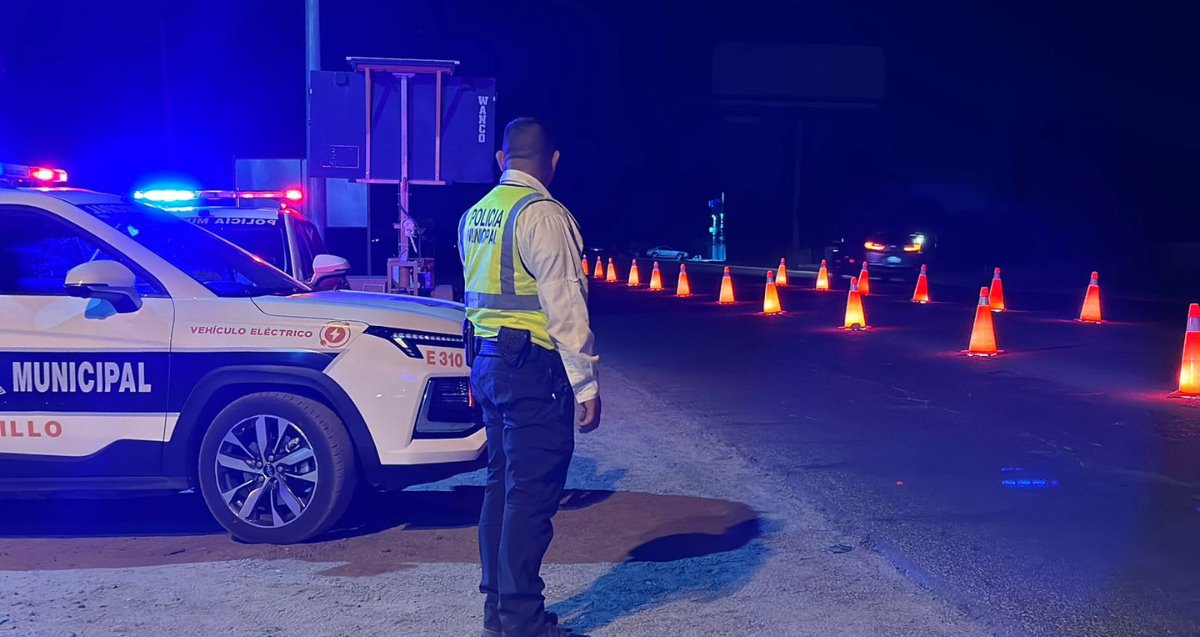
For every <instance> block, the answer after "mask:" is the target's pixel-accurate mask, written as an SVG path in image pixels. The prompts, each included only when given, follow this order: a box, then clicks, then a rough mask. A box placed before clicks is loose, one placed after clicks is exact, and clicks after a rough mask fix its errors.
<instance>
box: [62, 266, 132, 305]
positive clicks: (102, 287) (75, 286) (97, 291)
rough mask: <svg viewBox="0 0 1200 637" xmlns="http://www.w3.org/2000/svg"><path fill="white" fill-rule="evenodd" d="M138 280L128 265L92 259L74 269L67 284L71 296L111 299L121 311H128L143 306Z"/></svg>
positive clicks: (68, 277)
mask: <svg viewBox="0 0 1200 637" xmlns="http://www.w3.org/2000/svg"><path fill="white" fill-rule="evenodd" d="M135 281H136V277H135V276H134V274H133V271H131V270H130V269H129V268H127V267H125V265H124V264H121V263H118V262H116V261H88V262H87V263H81V264H79V265H77V266H75V267H73V268H71V271H70V272H67V280H66V281H65V282H64V283H63V286H64V287H65V288H66V290H67V294H68V295H69V296H74V297H77V298H81V299H100V300H102V301H108V302H109V303H111V304H112V306H113V309H115V310H116V311H117V312H119V313H121V314H128V313H130V312H136V311H138V310H140V309H141V308H142V297H140V296H138V293H137V289H136V288H135Z"/></svg>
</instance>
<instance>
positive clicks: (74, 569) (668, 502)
mask: <svg viewBox="0 0 1200 637" xmlns="http://www.w3.org/2000/svg"><path fill="white" fill-rule="evenodd" d="M635 380H636V379H631V378H627V377H625V376H622V375H621V374H619V373H618V372H616V371H609V370H606V374H605V377H604V391H605V422H604V424H603V426H602V427H601V429H600V430H599V431H598V432H596V433H594V434H591V435H589V436H581V437H580V438H579V441H578V448H577V452H576V458H575V461H574V462H573V464H572V467H571V475H570V478H569V480H568V489H569V491H568V493H567V494H566V496H565V497H564V502H563V509H562V510H561V512H560V513H559V515H558V516H557V517H556V518H555V527H556V538H555V541H554V544H553V545H552V546H551V548H550V552H549V555H548V556H547V563H546V566H545V567H544V569H543V574H544V577H545V578H546V582H547V598H548V605H549V607H550V610H552V611H554V612H557V613H558V614H559V615H560V616H561V617H562V619H563V622H564V623H565V624H568V625H570V626H572V627H574V628H576V629H578V630H582V631H586V632H587V633H589V634H594V635H630V636H641V635H646V636H654V635H664V636H665V635H680V634H683V635H872V636H876V637H878V636H886V635H921V636H928V635H955V636H959V635H974V634H984V631H983V630H982V629H981V627H979V626H976V625H974V624H973V623H972V622H971V621H970V620H969V619H968V618H966V617H964V616H963V615H962V614H961V613H959V612H958V611H957V610H956V609H954V608H952V607H950V606H949V605H947V604H946V603H944V602H942V601H941V600H939V599H937V598H935V597H934V596H933V595H931V594H930V593H928V592H927V591H924V590H923V589H921V588H919V587H918V586H917V585H916V584H914V583H912V582H911V581H909V580H907V579H905V577H904V576H903V575H902V574H901V573H900V572H899V571H897V570H896V569H895V567H893V566H892V565H891V563H889V562H888V561H887V560H886V559H884V557H883V556H881V555H879V554H878V553H876V552H873V551H872V550H870V549H869V548H868V545H869V542H868V540H867V539H866V538H862V537H852V536H848V535H846V534H843V533H842V532H840V531H838V530H837V529H836V528H834V526H833V525H832V524H830V523H829V522H828V521H827V520H826V519H825V518H824V517H823V516H822V515H821V514H820V512H819V511H817V510H816V509H815V508H814V507H813V506H811V505H810V504H809V503H807V502H805V501H804V500H803V499H802V498H801V497H799V496H798V494H796V493H793V492H791V491H789V490H788V489H787V488H785V487H784V486H783V483H782V482H781V481H779V480H776V479H774V478H773V477H772V476H771V475H769V474H766V473H765V472H763V471H761V470H759V469H757V468H756V467H755V466H754V464H753V463H751V462H748V461H747V460H746V459H744V458H742V457H740V456H738V455H737V454H735V453H734V452H732V451H731V450H730V449H729V448H728V447H725V446H723V445H720V444H717V443H715V442H714V440H713V439H712V438H711V437H710V436H708V435H707V434H706V432H705V431H704V430H703V428H702V427H701V425H700V424H699V423H698V422H697V421H696V420H695V419H694V418H693V417H692V415H691V414H687V413H679V412H677V411H673V410H668V409H667V408H666V407H665V406H664V405H662V404H661V403H659V402H658V401H656V400H655V398H654V397H653V395H652V393H651V392H648V391H646V390H644V389H643V388H641V387H639V386H638V384H637V383H636V382H635ZM481 484H482V474H481V473H480V472H475V473H471V474H465V475H462V476H456V477H455V478H452V479H450V480H446V481H443V482H440V483H436V484H433V485H426V486H423V487H421V488H419V489H418V490H410V491H407V492H404V493H399V494H389V495H386V496H380V497H378V498H373V499H370V500H369V501H366V502H364V503H361V504H360V505H359V506H358V507H357V509H356V510H355V511H353V512H352V513H351V514H350V515H349V516H348V519H347V520H346V521H345V523H344V524H342V525H341V528H339V529H337V530H335V531H334V532H333V533H332V534H330V535H329V536H327V537H324V538H321V539H320V540H319V541H316V542H312V543H309V544H303V545H298V546H287V547H276V546H256V545H245V544H240V543H237V542H234V541H232V540H231V539H230V538H229V537H228V536H226V535H225V534H223V533H221V532H220V530H219V529H218V528H217V527H216V525H215V524H214V523H213V522H212V520H211V519H210V518H209V517H208V516H207V514H206V512H205V511H204V508H203V504H202V502H201V501H200V499H199V497H198V496H195V495H178V496H170V497H156V498H138V499H127V500H95V501H51V502H47V501H18V500H7V501H0V637H2V636H3V635H5V634H11V635H22V636H24V635H64V636H65V635H78V636H91V635H97V636H117V635H139V636H140V635H147V636H161V635H189V636H191V635H197V636H201V635H229V634H237V635H273V636H284V635H316V636H326V635H328V636H341V635H347V636H349V635H356V636H357V635H381V636H382V635H421V636H425V635H430V636H441V635H446V636H453V635H475V634H478V630H479V627H480V617H481V613H480V603H481V597H480V595H479V594H478V593H476V592H475V589H476V586H477V581H478V560H477V557H476V538H475V521H476V517H477V515H478V509H479V502H480V499H481V495H482V493H481V487H480V485H481Z"/></svg>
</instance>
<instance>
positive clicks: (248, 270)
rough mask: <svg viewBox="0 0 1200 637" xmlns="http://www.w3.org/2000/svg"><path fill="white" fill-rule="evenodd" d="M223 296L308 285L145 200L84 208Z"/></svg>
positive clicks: (294, 290) (281, 292)
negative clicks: (151, 205) (149, 204)
mask: <svg viewBox="0 0 1200 637" xmlns="http://www.w3.org/2000/svg"><path fill="white" fill-rule="evenodd" d="M80 208H82V209H83V210H85V211H87V212H88V213H90V214H92V215H93V216H95V217H96V218H97V219H99V220H101V221H103V222H105V223H107V224H108V225H110V226H112V227H113V228H115V229H117V230H118V231H119V232H121V233H122V234H124V235H126V236H128V237H130V238H131V239H133V240H134V241H136V242H138V243H139V244H141V245H142V246H143V247H144V248H146V249H148V250H150V251H151V252H153V253H154V254H156V255H158V256H159V257H161V258H163V259H164V260H166V261H167V262H169V263H170V264H171V265H173V266H175V267H176V268H179V269H180V270H182V271H183V273H184V274H187V275H188V276H190V277H191V278H193V279H195V280H196V281H197V282H199V283H200V284H201V285H203V286H204V287H206V288H208V289H209V290H210V291H212V293H213V294H216V295H217V296H222V297H248V296H264V295H268V294H271V295H289V294H298V293H301V292H308V291H309V288H308V287H307V286H305V285H304V284H303V283H300V282H299V281H296V280H295V279H293V278H291V277H289V276H288V275H286V274H284V273H283V272H280V271H279V270H277V269H275V268H274V267H272V266H271V265H269V264H268V263H266V261H264V260H263V259H261V258H259V257H255V256H253V255H251V254H250V253H248V252H246V251H244V250H242V249H241V248H238V247H237V246H235V245H233V244H231V243H229V242H228V241H225V240H224V239H221V238H219V237H217V236H216V235H213V234H211V233H209V232H207V231H205V230H202V229H201V228H198V227H196V226H194V225H192V224H190V223H188V222H186V221H184V220H182V219H180V218H178V217H176V216H175V215H173V214H171V213H169V212H166V211H163V210H159V209H157V208H151V207H149V206H143V205H140V204H131V203H119V204H87V205H82V206H80Z"/></svg>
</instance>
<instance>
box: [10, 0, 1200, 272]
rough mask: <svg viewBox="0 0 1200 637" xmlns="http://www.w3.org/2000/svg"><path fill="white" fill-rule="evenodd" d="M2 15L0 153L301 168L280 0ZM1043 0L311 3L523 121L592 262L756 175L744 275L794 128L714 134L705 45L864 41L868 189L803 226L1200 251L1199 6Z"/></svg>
mask: <svg viewBox="0 0 1200 637" xmlns="http://www.w3.org/2000/svg"><path fill="white" fill-rule="evenodd" d="M4 4H5V6H4V10H3V17H2V18H0V160H8V161H17V162H28V163H35V162H36V163H47V164H53V165H56V166H63V167H66V168H68V169H69V170H70V171H71V172H72V177H73V181H74V183H75V184H77V185H81V186H86V187H92V188H96V189H100V190H110V191H116V192H128V191H129V190H130V189H132V188H133V187H135V186H136V185H138V184H140V183H143V182H144V181H145V180H147V179H148V178H149V177H150V176H152V175H156V174H165V173H171V172H174V173H177V174H179V175H186V176H189V177H191V178H194V180H195V181H196V182H197V183H198V184H199V183H202V184H204V185H206V186H214V187H216V186H229V185H231V181H232V177H231V175H232V158H233V157H234V156H243V157H296V156H301V155H302V154H303V152H304V101H303V87H304V75H303V73H304V71H303V64H304V49H303V47H304V16H303V6H302V3H301V2H299V1H298V0H293V1H289V2H282V1H280V2H237V1H233V0H209V1H206V2H108V3H96V2H60V3H57V4H56V5H54V7H53V8H52V9H47V8H46V7H45V6H43V5H38V4H35V3H4ZM1049 4H1053V5H1055V6H1046V5H1047V3H982V2H954V3H947V2H932V1H921V2H907V3H899V2H888V1H883V0H880V1H874V2H837V1H832V0H831V1H827V2H761V1H754V0H744V1H742V2H736V3H720V4H719V5H718V6H716V7H714V8H713V9H711V10H705V11H701V10H700V9H699V7H700V5H699V4H696V3H655V2H604V3H601V2H567V1H564V2H504V3H501V2H484V1H474V2H471V1H457V0H455V1H446V2H427V3H423V2H382V1H380V2H366V1H358V2H354V1H344V2H326V3H325V6H324V8H323V14H322V21H323V25H322V26H323V34H324V41H323V47H324V50H323V66H324V68H325V69H327V70H342V69H345V68H347V67H346V65H345V63H344V58H345V57H346V56H347V55H376V56H397V57H434V58H450V59H457V60H460V61H462V63H463V64H462V66H461V67H460V73H461V74H463V75H475V76H493V77H496V78H497V80H498V87H499V92H500V100H499V103H498V106H499V116H500V120H501V121H504V120H507V119H509V118H511V117H514V116H517V115H524V114H534V115H539V116H542V117H544V118H546V119H547V120H548V121H549V122H550V123H551V124H552V126H553V127H554V129H555V131H556V134H557V137H558V140H559V143H560V146H561V147H562V149H563V153H564V160H563V164H562V167H561V172H560V177H559V180H558V181H557V182H556V184H555V188H554V190H555V193H556V195H557V196H559V197H560V198H561V199H563V200H564V201H565V202H566V203H567V204H568V205H569V206H570V207H571V208H572V210H573V211H574V212H575V214H576V216H577V217H579V219H580V221H581V223H582V224H583V226H584V233H585V237H586V238H587V240H588V243H590V244H592V245H602V246H605V247H608V248H616V249H627V248H629V247H632V246H636V245H642V246H646V245H653V244H656V243H663V242H665V243H676V244H680V245H683V246H684V247H692V248H698V247H699V246H700V245H701V244H702V242H703V240H704V238H705V234H704V233H705V229H706V226H707V210H706V209H705V206H704V202H705V201H706V200H707V199H708V198H710V197H712V196H715V195H716V194H717V193H719V192H721V191H722V190H726V191H729V192H737V191H738V189H739V188H744V185H739V184H738V183H735V182H738V181H755V180H757V182H759V183H758V185H757V186H756V194H755V195H754V196H753V198H747V197H743V198H742V199H741V203H742V205H741V206H739V205H738V200H733V199H731V205H730V216H731V220H730V231H731V234H733V235H734V236H731V239H730V249H731V256H733V257H735V258H743V259H763V258H765V257H766V256H771V255H774V254H778V253H780V251H781V250H783V249H784V248H785V247H786V244H783V243H780V241H781V239H779V237H780V236H781V235H784V234H787V233H788V228H790V226H788V227H783V226H782V225H780V224H787V223H788V221H787V220H788V219H790V215H791V210H792V208H791V206H792V205H793V201H794V186H793V183H794V180H793V172H794V171H793V168H792V166H791V165H790V164H789V163H788V162H790V161H792V159H791V155H790V154H789V153H787V152H784V153H783V154H781V155H780V154H778V152H777V151H779V149H780V148H785V149H786V148H787V144H790V143H792V142H788V141H786V140H787V139H789V138H788V137H787V136H788V135H789V134H790V133H789V132H788V131H790V130H791V129H792V127H789V126H788V125H786V123H785V124H783V125H781V127H780V128H779V130H778V131H776V130H775V129H773V128H772V125H771V123H770V122H769V121H768V122H767V125H766V126H764V127H762V128H761V133H760V134H756V135H755V136H754V137H755V139H752V140H749V141H747V140H745V139H741V138H734V139H731V135H730V131H729V129H727V128H726V129H723V128H722V126H723V124H722V123H721V122H722V115H721V112H720V109H719V108H718V106H717V105H716V101H715V100H714V98H713V97H712V91H711V70H712V55H713V48H714V46H715V45H716V44H718V43H721V42H800V43H817V44H853V45H870V46H879V47H882V49H883V51H884V55H885V59H886V65H887V96H886V98H885V99H884V101H883V102H882V103H881V104H879V106H878V109H877V116H873V119H872V121H871V123H870V126H871V130H872V131H874V132H873V133H872V135H873V136H872V138H871V139H873V140H875V142H873V143H874V144H875V145H874V146H873V147H872V148H873V151H872V152H873V153H874V156H873V157H872V158H870V161H868V162H867V163H868V164H869V165H870V166H869V169H861V167H860V169H861V170H863V171H866V172H863V174H864V175H869V177H862V176H861V175H858V176H855V177H854V179H852V180H851V181H850V182H848V183H853V184H854V186H853V187H852V188H848V189H846V188H843V190H844V191H846V192H841V193H840V194H839V195H837V196H830V197H824V198H817V199H806V200H805V201H806V206H807V207H806V209H805V210H806V214H809V215H812V216H813V217H814V219H816V221H813V222H812V223H810V224H808V225H807V226H806V227H807V228H809V229H811V230H812V231H813V232H814V233H818V234H823V235H825V234H834V233H836V232H838V231H840V230H841V229H842V228H843V227H852V226H855V225H856V222H857V221H859V220H861V219H862V218H867V217H872V218H874V217H887V218H891V219H896V218H905V217H909V216H920V217H922V219H924V218H926V217H928V218H931V219H936V220H937V221H936V223H938V224H941V225H942V226H944V230H945V233H946V235H947V236H948V237H954V238H955V240H956V241H958V242H959V243H960V245H961V244H962V243H963V242H965V241H966V237H965V236H964V235H966V234H967V232H966V231H965V230H963V229H964V228H969V229H970V230H971V232H974V233H983V235H982V236H976V237H975V238H976V239H983V240H988V241H992V242H993V243H997V244H1007V245H1012V244H1013V243H1014V242H1020V240H1021V237H1026V236H1028V237H1031V238H1030V239H1029V245H1030V246H1032V248H1031V249H1029V250H1013V255H1012V257H1013V258H1017V257H1018V256H1020V255H1025V256H1027V257H1029V258H1033V257H1037V258H1056V259H1058V260H1060V261H1064V262H1073V261H1079V262H1081V263H1082V262H1087V263H1092V262H1094V261H1095V260H1097V259H1103V260H1105V261H1106V262H1107V261H1113V262H1116V263H1118V264H1127V263H1134V262H1144V260H1145V259H1148V258H1154V257H1155V255H1157V254H1158V253H1159V252H1160V250H1159V248H1160V247H1162V246H1163V245H1164V244H1165V243H1166V242H1167V241H1178V240H1191V241H1200V219H1198V214H1197V211H1196V204H1195V195H1194V194H1193V192H1192V191H1193V184H1194V183H1195V182H1196V175H1197V174H1198V170H1200V162H1198V161H1197V159H1196V157H1197V150H1200V124H1198V123H1197V117H1196V112H1197V108H1196V106H1197V102H1196V80H1195V77H1196V66H1195V65H1196V62H1197V61H1198V60H1200V51H1198V50H1197V49H1198V48H1200V44H1198V40H1197V38H1195V37H1194V35H1195V33H1196V32H1197V27H1198V26H1200V20H1198V19H1197V18H1198V15H1200V11H1198V10H1197V9H1196V8H1194V3H1183V2H1179V3H1173V2H1153V3H1140V4H1139V5H1135V4H1133V3H1049ZM1117 5H1120V6H1119V7H1118V6H1117ZM1189 5H1191V6H1189ZM763 72H765V73H769V72H770V69H764V70H763ZM814 126H817V127H818V129H819V127H820V126H822V124H820V123H817V124H814ZM840 126H845V124H841V125H840ZM853 126H854V127H855V129H856V130H859V129H861V128H862V127H860V126H858V125H857V124H854V125H853ZM831 130H832V129H831ZM817 132H818V133H820V132H821V131H820V130H818V131H817ZM818 137H819V135H818ZM830 139H837V135H832V136H830ZM776 140H783V141H779V142H778V143H777V142H776ZM820 156H821V155H819V154H818V155H817V157H820ZM809 161H811V160H809ZM829 170H832V169H829ZM747 175H749V178H747ZM816 175H817V176H815V177H807V176H806V177H807V178H810V179H816V178H818V177H819V178H820V179H821V180H824V179H825V178H826V177H828V176H830V175H832V173H830V175H824V176H822V175H821V173H820V171H818V172H817V173H816ZM832 176H833V177H837V178H842V177H844V175H832ZM482 190H483V188H482V187H479V186H469V185H461V186H455V187H452V188H447V189H441V191H440V192H428V191H418V193H417V194H416V195H415V199H414V203H413V207H414V213H415V214H416V215H417V216H418V217H427V218H429V220H430V221H431V222H432V223H433V224H434V225H435V226H437V227H439V228H440V227H441V226H442V223H443V221H444V220H445V219H451V218H457V216H458V214H459V213H460V211H461V209H462V208H464V207H465V206H466V205H468V204H469V203H471V202H472V201H473V200H474V199H475V198H477V197H478V196H479V195H480V193H481V191H482ZM817 190H819V188H818V189H817ZM751 202H753V206H752V208H753V209H750V208H751V205H750V203H751ZM965 220H970V222H969V223H967V222H966V221H965ZM954 228H959V229H960V230H959V234H958V235H955V234H954ZM825 238H826V237H821V238H818V237H815V236H814V237H813V238H812V239H811V241H812V243H814V244H815V243H819V242H822V241H824V239H825ZM757 252H764V253H767V254H765V255H759V254H757ZM1001 254H1003V253H1001ZM1087 267H1088V269H1091V266H1090V265H1089V266H1087Z"/></svg>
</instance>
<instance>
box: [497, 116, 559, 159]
mask: <svg viewBox="0 0 1200 637" xmlns="http://www.w3.org/2000/svg"><path fill="white" fill-rule="evenodd" d="M503 148H504V156H505V157H506V158H507V159H525V160H529V161H535V162H544V161H550V156H551V155H553V154H554V151H555V150H557V149H556V148H555V147H554V139H552V138H551V137H550V131H548V130H546V127H545V125H543V124H542V122H541V120H539V119H537V118H535V117H518V118H517V119H514V120H513V121H511V122H509V123H508V126H505V127H504V147H503Z"/></svg>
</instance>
